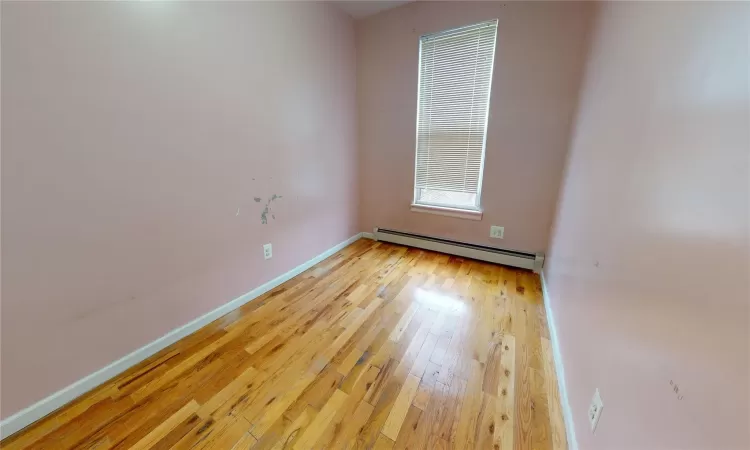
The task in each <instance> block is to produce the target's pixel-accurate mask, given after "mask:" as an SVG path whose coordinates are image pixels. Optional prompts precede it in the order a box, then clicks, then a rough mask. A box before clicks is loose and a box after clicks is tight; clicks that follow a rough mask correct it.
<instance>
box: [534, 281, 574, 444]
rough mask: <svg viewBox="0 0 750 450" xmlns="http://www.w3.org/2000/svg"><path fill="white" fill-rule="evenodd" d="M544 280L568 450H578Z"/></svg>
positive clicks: (553, 318)
mask: <svg viewBox="0 0 750 450" xmlns="http://www.w3.org/2000/svg"><path fill="white" fill-rule="evenodd" d="M541 278H542V295H544V309H545V311H546V313H547V326H548V327H549V338H550V342H551V343H552V356H553V358H554V359H555V372H557V387H558V389H559V390H560V403H562V410H563V419H564V420H565V433H566V434H567V437H568V449H569V450H578V441H577V440H576V430H575V426H574V422H573V412H572V411H571V409H570V401H569V400H568V390H567V388H566V383H565V368H564V367H563V359H562V353H561V352H560V341H559V340H558V339H557V326H556V322H555V317H554V315H553V314H552V307H551V306H550V295H549V291H547V282H546V281H545V279H544V273H542V274H541Z"/></svg>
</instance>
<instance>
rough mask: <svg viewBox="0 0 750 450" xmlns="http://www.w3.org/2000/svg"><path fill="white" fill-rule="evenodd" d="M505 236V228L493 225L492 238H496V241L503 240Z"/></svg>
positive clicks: (491, 229)
mask: <svg viewBox="0 0 750 450" xmlns="http://www.w3.org/2000/svg"><path fill="white" fill-rule="evenodd" d="M503 234H505V227H498V226H496V225H492V226H491V227H490V237H491V238H496V239H502V238H503Z"/></svg>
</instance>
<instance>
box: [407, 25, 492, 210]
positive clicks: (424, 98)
mask: <svg viewBox="0 0 750 450" xmlns="http://www.w3.org/2000/svg"><path fill="white" fill-rule="evenodd" d="M496 35H497V20H493V21H490V22H483V23H479V24H476V25H470V26H467V27H462V28H456V29H453V30H447V31H442V32H440V33H435V34H430V35H425V36H422V37H421V38H420V40H419V96H418V100H417V103H418V105H417V150H416V151H417V157H416V165H415V166H416V167H415V170H414V172H415V174H414V204H415V206H436V207H442V208H451V209H460V210H468V211H479V209H480V208H479V205H480V203H479V202H480V195H481V190H482V169H483V166H484V147H485V141H486V137H487V116H488V111H489V105H490V87H491V84H492V65H493V62H494V59H495V37H496Z"/></svg>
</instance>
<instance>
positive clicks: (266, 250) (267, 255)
mask: <svg viewBox="0 0 750 450" xmlns="http://www.w3.org/2000/svg"><path fill="white" fill-rule="evenodd" d="M272 256H273V249H272V248H271V244H265V245H263V258H264V259H271V257H272Z"/></svg>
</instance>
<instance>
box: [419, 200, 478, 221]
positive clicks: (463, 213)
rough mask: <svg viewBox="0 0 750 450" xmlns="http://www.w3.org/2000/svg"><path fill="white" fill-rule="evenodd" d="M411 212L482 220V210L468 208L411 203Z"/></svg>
mask: <svg viewBox="0 0 750 450" xmlns="http://www.w3.org/2000/svg"><path fill="white" fill-rule="evenodd" d="M411 210H412V212H418V213H427V214H437V215H439V216H448V217H456V218H459V219H469V220H482V211H472V210H468V209H456V208H445V207H441V206H431V205H419V204H416V203H412V204H411Z"/></svg>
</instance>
